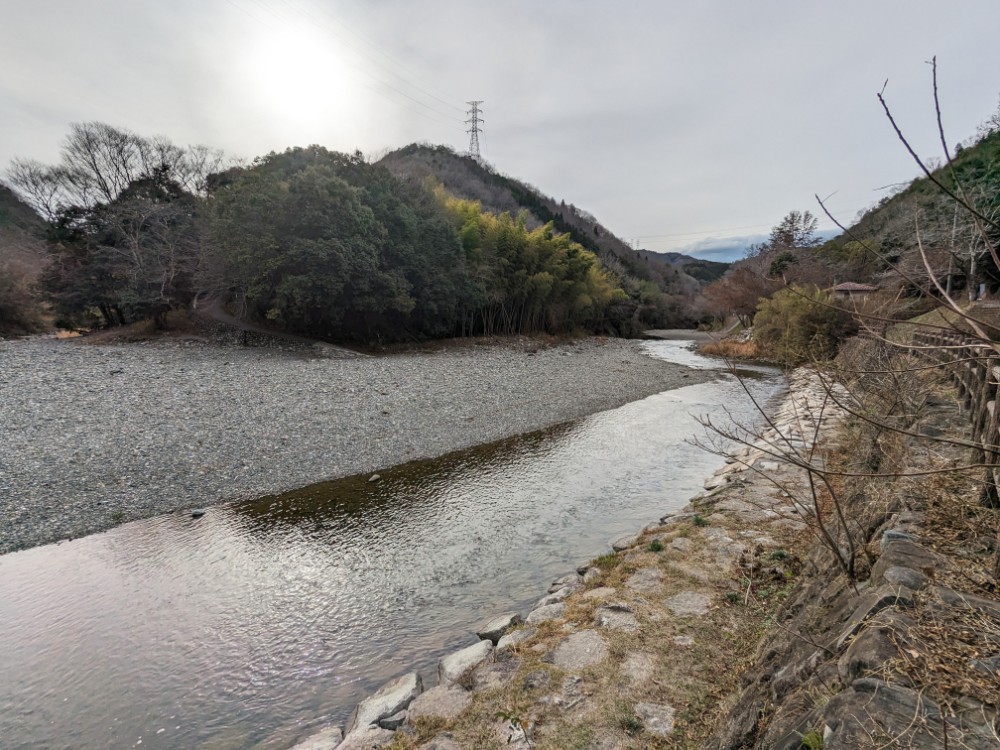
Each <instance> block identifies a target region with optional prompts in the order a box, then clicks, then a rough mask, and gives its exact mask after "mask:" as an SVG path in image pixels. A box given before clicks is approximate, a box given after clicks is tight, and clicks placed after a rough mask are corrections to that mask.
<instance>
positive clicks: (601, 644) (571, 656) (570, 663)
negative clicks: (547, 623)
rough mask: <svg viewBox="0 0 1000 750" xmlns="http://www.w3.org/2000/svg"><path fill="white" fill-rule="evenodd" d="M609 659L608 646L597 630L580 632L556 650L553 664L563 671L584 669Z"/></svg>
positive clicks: (567, 639)
mask: <svg viewBox="0 0 1000 750" xmlns="http://www.w3.org/2000/svg"><path fill="white" fill-rule="evenodd" d="M607 658H608V644H607V643H606V642H605V641H604V639H603V638H602V637H601V636H600V634H598V632H597V631H596V630H580V631H578V632H576V633H573V635H571V636H569V637H568V638H566V639H565V640H564V641H563V642H562V643H560V644H559V646H558V647H557V648H556V650H555V652H554V653H553V656H552V661H553V663H554V664H555V665H556V666H557V667H560V668H561V669H583V668H584V667H589V666H592V665H594V664H599V663H600V662H602V661H604V660H605V659H607Z"/></svg>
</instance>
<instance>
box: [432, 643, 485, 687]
mask: <svg viewBox="0 0 1000 750" xmlns="http://www.w3.org/2000/svg"><path fill="white" fill-rule="evenodd" d="M492 653H493V644H492V643H491V642H490V641H479V643H474V644H473V645H471V646H467V647H466V648H463V649H462V650H460V651H456V652H455V653H453V654H448V655H447V656H446V657H444V658H443V659H442V660H441V661H440V662H438V683H439V684H440V685H450V684H451V683H453V682H455V681H456V680H458V679H459V678H461V676H462V675H464V674H465V673H466V672H468V671H469V670H470V669H472V668H474V667H477V666H479V665H480V664H482V663H483V662H484V661H486V660H487V659H488V658H489V657H490V654H492Z"/></svg>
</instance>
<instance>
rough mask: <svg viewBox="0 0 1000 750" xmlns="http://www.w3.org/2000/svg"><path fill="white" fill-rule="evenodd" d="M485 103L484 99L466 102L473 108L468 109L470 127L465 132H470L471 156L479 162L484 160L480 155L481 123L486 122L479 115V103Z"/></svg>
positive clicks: (467, 122) (467, 121)
mask: <svg viewBox="0 0 1000 750" xmlns="http://www.w3.org/2000/svg"><path fill="white" fill-rule="evenodd" d="M482 103H483V100H482V99H475V100H473V101H471V102H466V104H468V105H469V106H470V107H471V109H470V110H469V111H468V113H467V114H468V115H469V119H468V120H466V121H465V122H466V124H467V125H469V126H470V127H469V129H468V130H466V131H465V132H466V133H468V134H469V156H471V157H472V158H473V159H475V160H476V161H477V162H478V161H482V159H481V157H480V156H479V123H485V122H486V121H485V120H483V119H482V118H481V117H480V116H479V115H480V114H481V110H480V109H479V105H480V104H482Z"/></svg>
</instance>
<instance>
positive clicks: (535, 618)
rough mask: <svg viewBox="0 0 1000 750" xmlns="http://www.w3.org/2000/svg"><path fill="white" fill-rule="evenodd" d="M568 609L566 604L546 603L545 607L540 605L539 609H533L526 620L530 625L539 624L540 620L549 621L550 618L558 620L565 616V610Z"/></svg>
mask: <svg viewBox="0 0 1000 750" xmlns="http://www.w3.org/2000/svg"><path fill="white" fill-rule="evenodd" d="M565 611H566V605H565V604H562V603H559V604H546V605H545V606H544V607H539V608H538V609H535V610H532V611H531V613H530V614H529V615H528V617H527V619H525V622H526V623H528V624H529V625H537V624H538V623H540V622H548V621H549V620H557V619H559V618H560V617H562V616H563V612H565Z"/></svg>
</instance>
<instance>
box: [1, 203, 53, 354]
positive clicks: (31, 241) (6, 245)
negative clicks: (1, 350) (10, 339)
mask: <svg viewBox="0 0 1000 750" xmlns="http://www.w3.org/2000/svg"><path fill="white" fill-rule="evenodd" d="M44 233H45V223H44V222H43V221H42V218H41V217H40V216H39V215H38V214H37V213H35V212H34V210H33V209H32V208H31V207H30V206H28V205H27V204H26V203H24V202H23V201H22V200H21V199H20V198H18V197H17V195H16V194H15V193H14V192H13V191H11V190H10V189H9V188H8V187H7V186H6V185H3V184H0V335H2V334H4V333H31V332H33V331H37V330H40V329H41V328H42V325H43V322H42V318H41V316H40V314H39V310H40V304H39V298H38V293H37V290H36V289H35V283H36V282H37V281H38V278H39V276H40V275H41V273H42V271H43V270H44V268H45V265H46V263H47V262H48V253H47V252H46V249H45V243H44V241H43V239H42V238H43V235H44Z"/></svg>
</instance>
